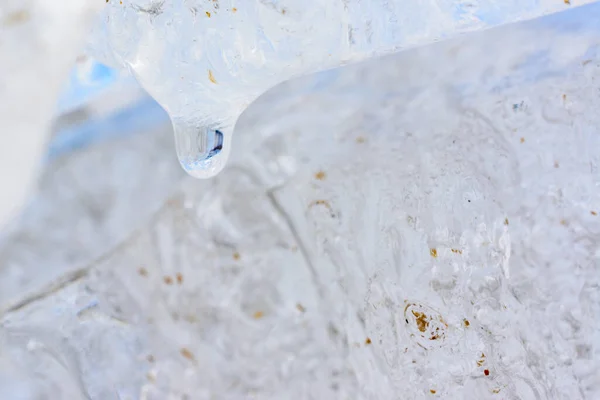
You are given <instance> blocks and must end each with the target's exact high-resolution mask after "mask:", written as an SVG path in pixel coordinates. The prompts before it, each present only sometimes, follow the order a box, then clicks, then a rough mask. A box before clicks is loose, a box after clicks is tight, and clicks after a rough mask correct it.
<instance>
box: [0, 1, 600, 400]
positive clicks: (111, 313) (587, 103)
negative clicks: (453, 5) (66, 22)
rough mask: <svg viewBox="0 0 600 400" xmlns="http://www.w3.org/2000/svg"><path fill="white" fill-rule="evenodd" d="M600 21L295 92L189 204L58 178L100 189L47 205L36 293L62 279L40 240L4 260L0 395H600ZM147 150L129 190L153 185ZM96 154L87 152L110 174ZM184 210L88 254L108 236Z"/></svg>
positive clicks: (363, 69) (561, 17)
mask: <svg viewBox="0 0 600 400" xmlns="http://www.w3.org/2000/svg"><path fill="white" fill-rule="evenodd" d="M111 1H113V0H111ZM509 4H510V3H509ZM524 4H525V5H527V3H524ZM532 4H533V3H532ZM542 4H545V5H549V4H550V3H548V2H542ZM552 4H553V7H554V6H555V7H565V6H566V5H565V4H564V2H562V1H560V2H557V3H552ZM113 6H114V7H118V6H121V5H120V4H119V5H113ZM123 6H124V7H126V5H123ZM221 7H222V6H221ZM523 7H525V6H523ZM127 12H128V11H127ZM211 15H212V14H211ZM157 17H158V16H157ZM488 17H489V15H488ZM206 18H208V17H206ZM211 18H212V16H211ZM598 20H600V4H594V5H589V6H586V7H582V8H579V9H577V10H572V11H570V12H567V13H561V14H557V15H554V16H552V17H546V18H544V19H540V20H536V21H529V22H527V23H522V24H516V25H513V26H507V27H503V28H499V29H493V30H488V31H486V32H479V33H473V34H469V35H463V36H461V37H455V38H453V39H450V40H447V41H444V42H441V43H436V44H433V45H428V46H423V47H419V48H414V49H411V50H407V51H405V52H401V53H399V54H396V55H394V56H390V57H385V58H382V59H377V60H371V61H369V62H367V63H361V64H357V65H353V66H349V67H345V68H342V69H336V70H330V71H327V72H322V73H320V74H317V75H314V76H304V77H302V78H299V79H294V80H292V81H288V82H287V83H284V84H282V85H278V86H276V87H275V88H274V89H272V90H270V91H268V92H266V93H265V94H264V95H263V96H261V97H260V98H259V99H257V101H256V102H254V103H253V104H252V105H251V106H250V107H249V108H248V109H247V110H246V112H245V113H243V115H242V116H241V117H240V119H239V123H238V126H237V129H238V130H239V134H238V135H237V136H236V140H237V141H238V143H239V145H238V146H236V147H237V150H234V152H233V157H232V160H231V161H230V164H231V166H230V168H228V169H226V170H225V171H223V173H222V174H220V175H219V176H217V177H216V178H215V179H211V180H201V181H198V180H195V179H192V178H189V179H186V180H184V181H183V182H182V185H181V187H180V189H179V190H177V191H176V192H175V193H170V192H169V189H168V188H167V186H166V185H165V186H164V187H165V189H164V190H158V189H156V187H155V185H150V186H149V187H153V189H152V190H149V187H147V189H146V190H145V191H142V192H140V190H142V189H141V188H142V187H143V185H141V186H140V188H139V189H138V188H137V187H133V188H132V187H131V185H130V184H128V183H123V184H124V185H127V189H126V190H125V189H122V190H121V191H119V190H118V189H117V188H114V189H109V188H107V189H105V190H106V192H105V193H104V195H103V193H101V192H99V191H96V190H99V189H98V186H100V187H102V185H94V184H93V183H94V182H93V181H92V174H86V172H87V171H85V170H77V177H78V178H77V179H75V180H74V181H67V182H65V181H64V180H62V179H58V178H56V179H55V180H54V181H52V182H50V183H51V185H50V186H52V187H55V185H56V186H57V187H58V185H59V184H60V183H61V182H62V184H66V185H68V186H69V189H71V190H72V189H73V187H75V186H76V183H77V182H78V180H81V181H85V182H86V183H87V184H88V185H89V186H90V187H93V188H94V190H93V191H92V190H91V189H88V190H83V191H82V192H83V193H79V196H81V197H82V198H81V200H79V199H77V194H76V193H72V192H69V191H67V190H66V189H64V190H62V191H61V190H57V191H58V192H60V193H67V194H65V195H64V197H65V199H64V200H63V201H62V202H60V201H57V203H58V204H56V206H55V207H54V208H51V207H49V206H48V205H47V204H45V207H44V209H43V210H42V211H43V212H42V213H41V214H42V218H41V219H42V220H43V221H42V226H43V227H44V228H45V230H46V231H47V232H48V235H57V236H58V238H56V242H51V245H49V246H48V247H56V248H58V249H60V251H59V250H56V252H55V253H54V254H55V256H56V257H58V256H57V255H56V254H60V252H61V251H62V252H64V253H63V254H62V257H63V258H64V265H66V266H68V267H69V269H68V270H64V269H63V270H61V273H60V276H59V277H58V278H57V277H53V278H52V277H48V278H46V279H42V278H44V277H47V275H43V274H40V275H41V277H36V280H35V282H33V283H32V280H31V279H26V278H28V275H33V274H23V272H22V271H23V265H22V264H24V263H27V262H29V263H30V264H31V265H33V266H35V267H37V268H38V270H41V271H44V272H45V273H46V274H47V273H48V271H47V269H48V268H47V267H48V257H45V254H44V253H42V252H41V251H40V246H39V244H38V243H37V242H38V241H41V238H37V241H35V240H34V241H33V243H31V242H32V239H31V232H29V235H28V234H27V233H28V232H27V230H24V231H21V232H19V233H18V234H17V235H15V236H14V237H13V241H12V242H11V243H10V245H11V246H10V248H11V249H12V250H13V253H10V254H12V255H13V256H12V257H9V255H8V254H9V252H7V250H6V249H4V251H3V253H2V254H3V255H4V257H5V259H4V263H3V264H7V265H8V267H6V266H4V268H2V270H0V272H1V273H2V276H1V278H2V279H0V284H2V285H3V286H2V288H3V289H2V290H1V293H0V295H1V296H0V310H2V313H1V320H0V323H1V327H0V385H3V386H2V393H3V395H6V396H7V397H8V398H11V397H12V398H17V399H19V398H25V399H28V400H29V399H30V398H32V397H33V398H36V396H37V398H41V399H43V398H44V396H45V395H47V393H49V392H50V393H52V398H53V399H65V400H71V399H74V398H77V396H78V395H80V396H81V397H82V398H90V399H93V400H96V399H97V400H104V399H112V398H117V399H137V398H140V399H147V400H162V399H181V400H183V399H187V400H196V399H198V400H203V399H234V400H237V399H261V400H262V399H265V400H266V399H274V400H275V399H277V400H279V399H340V400H342V399H357V400H362V399H365V400H367V399H384V400H388V399H391V400H396V399H429V398H431V399H435V398H443V399H450V400H452V399H456V400H463V399H492V400H493V399H511V400H513V399H515V400H516V399H523V400H534V399H535V400H538V399H569V400H571V399H574V400H587V399H590V400H595V399H598V398H600V377H599V375H598V370H600V346H599V344H600V318H598V316H599V315H600V296H599V293H600V271H599V266H600V252H599V251H598V248H599V240H600V239H599V238H600V190H599V188H600V169H599V165H600V150H599V149H600V136H599V135H598V126H600V115H599V114H598V112H597V110H598V108H599V107H600V98H599V96H598V93H599V92H600V34H599V31H598V23H597V21H598ZM143 22H144V21H142V22H140V23H141V24H142V23H143ZM132 26H133V27H136V26H137V25H132ZM132 26H129V27H128V29H129V30H130V31H135V29H134V28H132ZM144 26H147V25H144ZM115 27H117V25H115V26H114V27H113V29H114V28H115ZM108 28H110V26H108ZM156 32H160V31H156ZM112 45H118V43H113V44H112ZM140 48H144V46H141V47H140ZM490 54H492V55H493V57H490ZM142 64H143V63H140V65H142ZM159 65H160V63H159ZM133 71H134V72H136V71H135V69H133ZM216 71H217V69H216V68H215V73H214V74H213V77H214V78H215V80H216V81H217V82H219V80H218V76H217V75H218V74H217V73H216ZM142 81H143V79H142ZM147 87H149V88H151V87H150V86H147ZM167 94H168V93H167ZM158 98H159V100H161V98H160V96H158ZM165 98H168V96H166V97H165ZM165 98H163V99H162V100H161V101H162V102H163V105H164V104H165ZM166 108H168V107H166ZM224 131H225V130H224ZM226 138H227V133H226V132H224V139H226ZM151 142H152V140H150V139H149V137H148V136H141V135H140V136H138V137H136V138H131V141H130V142H129V144H128V146H129V150H128V151H127V156H124V157H123V159H122V162H123V163H122V164H118V167H116V166H114V167H115V168H118V169H115V170H111V171H112V173H113V174H114V175H115V176H118V177H122V179H123V181H125V178H131V177H132V176H133V177H135V178H136V181H142V180H143V179H144V178H147V179H148V180H152V179H156V177H157V176H158V174H160V170H161V169H162V168H158V167H157V166H156V164H157V161H156V160H157V154H159V153H160V151H159V150H160V148H161V147H164V141H160V142H158V143H156V144H155V145H152V146H151V144H152V143H151ZM217 144H218V143H217ZM113 145H114V146H123V143H118V144H113ZM213 146H214V144H213ZM208 147H210V145H209V146H206V148H208ZM95 151H96V152H97V153H96V154H97V158H91V159H89V158H87V157H84V156H80V157H79V158H80V159H83V158H86V162H87V163H89V164H92V165H94V164H98V165H100V164H102V162H101V161H102V160H103V159H104V157H106V158H110V157H114V156H115V152H114V147H110V146H109V144H107V148H105V149H102V148H98V149H95ZM236 153H237V154H236ZM136 155H137V158H135V157H136ZM132 160H135V163H134V164H132ZM144 162H146V163H148V165H152V166H153V168H147V169H146V168H144V164H143V163H144ZM89 164H86V165H89ZM81 165H82V164H81V163H76V165H75V167H72V168H77V166H81ZM132 165H133V166H134V168H132ZM62 167H64V165H63V166H61V165H59V166H58V167H57V168H62ZM105 172H106V170H101V172H96V174H97V175H98V176H101V177H102V178H103V179H107V178H106V173H105ZM127 172H130V173H131V174H132V176H127V174H126V173H127ZM63 173H65V174H66V172H64V171H63ZM145 173H146V174H147V175H145V176H144V174H145ZM171 176H175V175H171V173H169V174H167V175H163V176H162V178H161V179H160V181H161V182H163V184H165V181H168V179H169V178H170V177H171ZM173 179H174V178H173ZM107 180H108V179H107ZM110 181H111V182H117V181H118V179H117V178H116V177H115V179H110ZM157 181H159V180H158V179H157ZM105 186H106V184H105ZM109 186H110V188H113V185H112V184H111V185H109ZM80 192H81V191H80ZM165 192H169V196H168V197H169V198H168V199H167V200H166V201H165V202H164V205H163V207H162V209H161V211H160V212H158V213H157V214H156V216H155V217H154V218H152V219H151V220H150V221H148V223H147V224H146V225H144V226H142V227H141V228H139V229H137V230H136V231H135V232H134V233H132V234H131V236H130V237H129V239H127V240H124V241H123V242H122V243H121V245H119V246H117V247H114V248H113V249H112V250H110V251H107V252H106V253H105V254H104V255H103V256H102V257H100V258H99V259H97V260H94V261H93V262H92V261H90V262H87V263H86V262H84V261H83V257H84V256H85V254H83V253H87V252H86V251H84V252H81V247H82V243H83V245H84V246H85V248H86V249H89V248H92V247H93V245H94V244H95V243H96V242H99V240H96V241H94V240H93V239H92V238H93V234H94V230H101V231H102V232H103V234H104V236H105V241H106V238H113V237H114V236H115V235H116V233H115V231H117V230H118V228H119V222H120V221H121V220H122V219H125V218H123V216H124V214H125V213H127V207H126V205H127V204H129V205H131V203H135V202H147V203H150V201H149V198H152V199H153V201H156V196H159V195H160V194H161V193H165ZM117 200H119V201H117ZM72 204H76V205H78V206H79V207H75V206H70V205H72ZM136 204H137V203H136ZM145 206H147V205H145ZM46 207H47V208H46ZM139 208H142V207H139ZM139 208H136V210H135V211H136V212H139V211H140V210H139ZM61 213H62V214H61ZM66 213H70V214H79V213H81V214H84V215H85V217H86V218H84V219H83V218H77V215H75V216H74V215H69V218H70V220H71V221H73V220H79V221H80V222H81V221H82V220H83V221H84V222H85V224H84V226H83V227H81V226H77V225H75V226H76V228H77V230H76V233H77V234H78V237H77V240H76V241H73V237H74V236H73V228H72V227H71V226H70V225H69V223H65V220H64V218H62V216H63V215H64V214H66ZM132 213H133V211H132ZM53 216H54V217H55V218H51V217H53ZM68 220H69V219H68ZM94 221H96V223H94ZM97 221H105V223H104V224H100V223H98V222H97ZM107 221H108V222H109V223H107ZM128 221H133V219H132V218H130V219H128ZM132 224H133V225H136V224H135V223H133V222H128V223H125V225H128V226H127V227H123V228H122V229H123V231H125V230H126V229H130V230H131V229H132V228H131V226H130V225H132ZM57 226H60V227H62V229H57ZM136 226H137V225H136ZM29 231H35V232H39V231H40V227H39V226H37V225H34V224H32V225H31V226H30V228H29ZM83 236H85V241H84V240H83V239H84V238H83ZM69 242H74V243H69ZM55 243H56V244H55ZM58 244H62V245H61V246H59V245H58ZM19 249H20V250H21V251H20V252H19ZM47 251H49V250H47ZM19 255H20V256H21V257H20V258H19V257H18V256H19ZM74 256H75V260H76V261H75V262H73V258H74ZM7 259H8V260H7ZM52 262H53V263H56V264H58V259H57V258H55V259H52ZM65 268H66V267H65ZM32 270H33V271H35V268H32ZM10 272H12V274H11V273H10ZM41 281H43V282H41ZM40 282H41V283H40ZM9 287H10V290H7V289H6V288H9ZM7 393H8V395H7ZM19 396H20V397H19ZM46 397H47V396H46ZM37 398H36V399H37Z"/></svg>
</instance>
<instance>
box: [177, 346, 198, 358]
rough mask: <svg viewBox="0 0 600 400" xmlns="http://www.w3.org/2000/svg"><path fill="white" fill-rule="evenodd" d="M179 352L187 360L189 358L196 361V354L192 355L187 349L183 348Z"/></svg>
mask: <svg viewBox="0 0 600 400" xmlns="http://www.w3.org/2000/svg"><path fill="white" fill-rule="evenodd" d="M179 352H180V353H181V355H182V356H184V357H185V358H187V359H188V360H190V361H194V360H195V359H196V358H195V357H194V353H192V352H191V351H189V350H188V349H186V348H185V347H183V348H182V349H181V350H180V351H179Z"/></svg>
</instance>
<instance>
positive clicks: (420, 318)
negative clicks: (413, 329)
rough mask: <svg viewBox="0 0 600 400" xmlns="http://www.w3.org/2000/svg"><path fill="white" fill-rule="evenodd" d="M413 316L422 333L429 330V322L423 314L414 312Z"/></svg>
mask: <svg viewBox="0 0 600 400" xmlns="http://www.w3.org/2000/svg"><path fill="white" fill-rule="evenodd" d="M412 314H413V315H414V316H415V318H416V320H417V328H419V330H420V331H421V332H425V331H426V330H427V327H428V326H429V321H428V320H427V316H426V315H425V314H424V313H422V312H418V311H414V310H412Z"/></svg>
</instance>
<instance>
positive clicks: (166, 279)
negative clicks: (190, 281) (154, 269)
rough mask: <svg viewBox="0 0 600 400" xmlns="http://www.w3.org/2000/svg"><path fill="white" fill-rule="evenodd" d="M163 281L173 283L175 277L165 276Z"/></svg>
mask: <svg viewBox="0 0 600 400" xmlns="http://www.w3.org/2000/svg"><path fill="white" fill-rule="evenodd" d="M163 282H164V283H165V284H167V285H172V284H173V278H171V277H170V276H165V277H163Z"/></svg>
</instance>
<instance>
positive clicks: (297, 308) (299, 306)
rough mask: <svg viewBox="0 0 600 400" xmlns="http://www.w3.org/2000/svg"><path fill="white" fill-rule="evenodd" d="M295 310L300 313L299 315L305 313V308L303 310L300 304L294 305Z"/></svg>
mask: <svg viewBox="0 0 600 400" xmlns="http://www.w3.org/2000/svg"><path fill="white" fill-rule="evenodd" d="M296 310H298V311H300V312H301V313H303V312H306V308H304V306H303V305H302V304H300V303H297V304H296Z"/></svg>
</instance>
